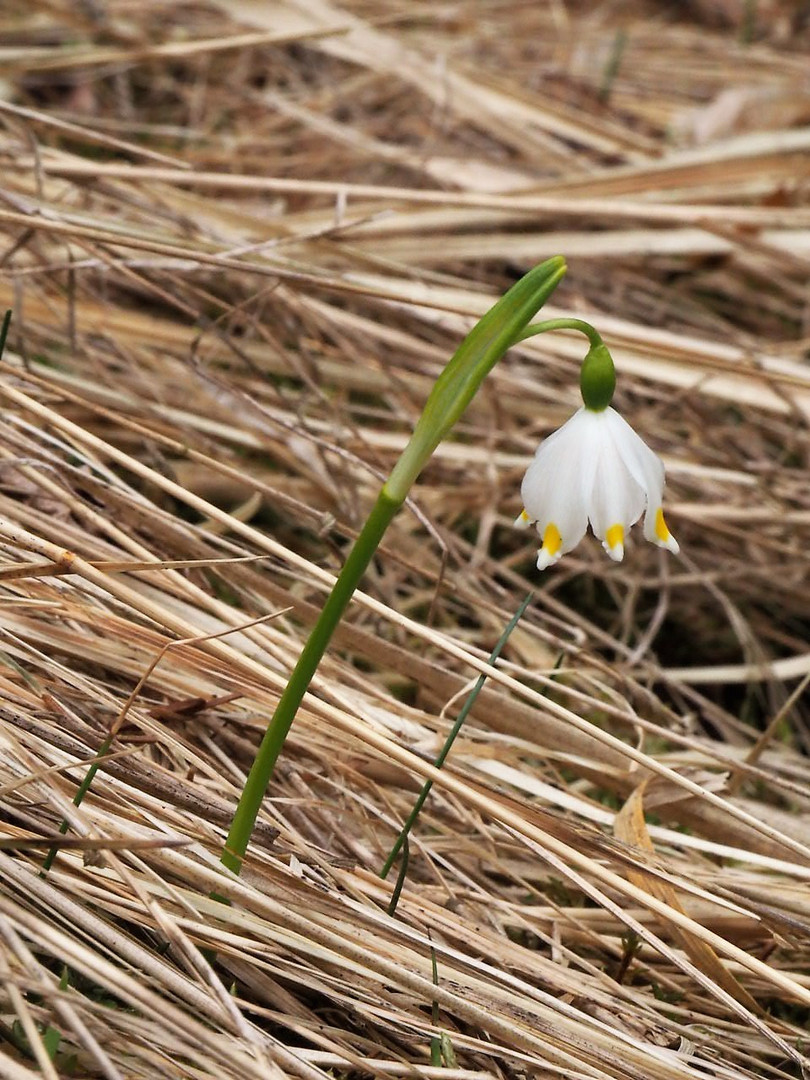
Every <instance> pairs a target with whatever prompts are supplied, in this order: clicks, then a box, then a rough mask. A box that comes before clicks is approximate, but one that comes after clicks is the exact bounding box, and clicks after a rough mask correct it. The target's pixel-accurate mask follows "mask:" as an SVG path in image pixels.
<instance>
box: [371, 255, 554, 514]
mask: <svg viewBox="0 0 810 1080" xmlns="http://www.w3.org/2000/svg"><path fill="white" fill-rule="evenodd" d="M565 269H566V267H565V259H564V258H563V257H562V255H555V256H554V258H553V259H547V260H546V262H544V263H540V265H539V266H535V268H534V269H533V270H530V271H529V273H528V274H526V275H525V276H524V277H522V278H521V279H520V281H518V282H517V283H516V284H514V285H513V286H512V288H511V289H510V290H509V292H507V293H505V294H504V295H503V296H502V297H501V299H500V300H499V301H498V302H497V303H496V304H495V305H494V306H493V307H492V308H490V310H489V311H488V312H487V313H486V315H484V316H483V318H482V319H480V320H479V321H478V322H477V323H476V324H475V326H474V327H473V328H472V330H471V331H470V332H469V334H468V335H467V336H466V338H465V339H464V340H463V341H462V343H461V345H459V347H458V349H456V351H455V353H454V354H453V356H452V357H451V359H450V360H449V362H448V364H447V366H446V367H445V369H444V371H443V372H442V373H441V375H440V376H439V377H438V379H437V380H436V384H435V386H434V387H433V390H432V391H431V393H430V397H429V398H428V400H427V403H426V405H425V408H424V410H423V412H422V415H421V416H420V417H419V420H418V422H417V424H416V427H415V429H414V433H413V435H412V436H411V440H410V442H409V443H408V445H407V446H406V448H405V450H404V451H403V453H402V456H401V457H400V459H399V461H398V462H397V463H396V465H395V466H394V469H393V471H392V473H391V475H390V476H389V478H388V482H387V483H386V485H385V490H386V492H387V493H388V495H389V497H390V498H392V499H395V500H397V501H399V502H402V501H404V499H405V496H406V495H407V494H408V490H409V489H410V487H411V484H413V482H414V480H415V479H416V478H417V476H418V475H419V473H420V472H421V471H422V469H423V468H424V466H425V463H426V462H427V461H428V459H429V457H430V455H431V454H432V453H433V451H434V450H435V449H436V447H437V446H438V445H439V443H440V442H441V441H442V439H443V438H444V437H445V436H446V435H447V433H448V432H449V431H450V429H451V428H452V426H453V425H454V424H455V422H456V421H457V420H458V419H459V417H460V416H461V414H462V413H463V412H464V410H465V409H466V408H467V406H468V405H469V404H470V402H471V401H472V399H473V397H474V396H475V393H476V391H477V390H478V388H479V386H480V385H481V383H482V382H483V380H484V378H485V377H486V376H487V375H488V374H489V372H490V371H491V370H492V368H493V367H494V366H495V364H496V363H497V362H498V361H499V360H500V358H501V357H502V356H503V354H504V353H505V352H506V350H507V349H508V348H509V347H510V346H511V345H514V344H515V342H517V341H520V340H521V336H522V334H523V332H524V331H525V329H526V327H527V326H528V324H529V320H530V319H531V318H532V317H533V316H534V315H536V314H537V312H538V311H539V310H540V308H541V307H542V306H543V304H544V303H545V302H546V300H548V298H549V296H551V294H552V292H553V291H554V289H555V288H556V287H557V285H558V284H559V283H560V280H561V279H562V277H563V275H564V274H565Z"/></svg>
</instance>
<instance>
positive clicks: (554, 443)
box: [520, 409, 593, 561]
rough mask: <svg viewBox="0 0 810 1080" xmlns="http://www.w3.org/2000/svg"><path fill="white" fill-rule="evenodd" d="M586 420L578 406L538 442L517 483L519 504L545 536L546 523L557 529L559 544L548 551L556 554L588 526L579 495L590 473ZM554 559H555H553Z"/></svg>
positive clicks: (581, 535)
mask: <svg viewBox="0 0 810 1080" xmlns="http://www.w3.org/2000/svg"><path fill="white" fill-rule="evenodd" d="M589 427H590V420H589V418H588V416H587V413H586V410H584V409H580V410H579V411H578V412H576V413H574V415H573V416H572V417H571V418H570V420H568V421H567V422H566V423H565V424H563V426H562V427H561V428H560V429H559V430H558V431H556V432H555V433H554V435H552V436H551V437H550V438H548V439H546V440H545V442H543V443H541V444H540V447H539V448H538V450H537V453H536V454H535V456H534V461H532V463H531V465H530V466H529V468H528V470H527V471H526V475H525V476H524V478H523V484H522V485H521V489H520V491H521V495H522V497H523V505H524V506H525V507H526V513H527V514H528V515H529V517H531V518H533V519H535V520H536V521H537V531H538V532H539V533H540V535H541V536H545V533H546V530H547V529H548V527H549V526H550V525H554V526H555V527H556V529H557V530H558V532H559V535H560V540H561V544H560V547H559V549H555V550H554V551H553V552H551V553H550V555H554V556H556V557H557V558H558V557H559V555H563V554H565V552H567V551H570V550H571V549H572V548H574V547H576V545H577V544H578V543H579V542H580V540H581V539H582V537H583V536H584V535H585V530H586V528H587V527H588V509H587V505H586V503H585V499H584V497H583V490H582V489H583V478H584V477H587V476H589V475H592V469H593V463H592V461H591V460H589V457H590V455H589V454H588V446H589V443H590V439H589V438H588V431H589ZM555 561H556V559H555Z"/></svg>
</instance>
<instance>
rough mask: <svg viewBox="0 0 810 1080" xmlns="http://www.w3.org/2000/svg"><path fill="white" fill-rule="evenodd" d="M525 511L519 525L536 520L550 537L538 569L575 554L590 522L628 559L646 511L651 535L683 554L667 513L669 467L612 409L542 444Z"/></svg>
mask: <svg viewBox="0 0 810 1080" xmlns="http://www.w3.org/2000/svg"><path fill="white" fill-rule="evenodd" d="M520 490H521V495H522V496H523V505H524V506H525V508H526V509H525V510H523V512H522V513H521V514H520V515H519V516H518V518H517V520H516V522H515V525H517V526H518V527H519V528H524V529H525V528H528V526H529V525H531V524H532V523H533V522H536V524H537V531H538V532H539V533H540V535H541V536H542V538H543V546H542V548H541V549H540V551H539V552H538V555H537V568H538V569H539V570H544V569H545V568H546V567H547V566H550V565H551V564H552V563H555V562H557V560H558V559H559V558H560V556H561V555H565V553H566V552H568V551H571V549H572V548H574V547H576V545H577V544H578V543H579V542H580V540H581V539H582V537H583V536H584V535H585V531H586V529H587V527H588V522H589V521H590V523H591V528H592V529H593V531H594V533H595V535H596V536H598V537H599V539H600V540H601V541H602V546H603V547H604V549H605V551H606V552H607V553H608V555H609V556H610V557H611V558H612V559H615V560H616V561H617V562H618V561H619V560H620V559H621V558H622V556H623V555H624V537H625V533H626V532H627V530H628V529H629V528H630V526H631V525H633V524H634V523H635V522H636V521H638V519H639V518H640V517H641V515H642V513H644V535H645V536H646V538H647V539H648V540H651V541H652V542H653V543H654V544H658V546H659V547H665V548H668V549H669V550H670V551H672V552H676V553H677V551H678V542H677V541H676V539H675V537H674V536H673V535H672V533H671V532H670V531H669V529H668V528H667V525H666V522H665V521H664V511H663V508H662V505H661V503H662V495H663V491H664V465H663V462H662V461H661V459H660V458H659V457H658V456H657V455H656V454H654V453H653V451H652V450H651V449H650V448H649V446H647V444H646V443H645V442H644V440H643V439H641V438H640V437H639V436H638V435H637V434H636V433H635V431H633V429H632V428H631V427H630V425H629V424H628V423H627V421H626V420H623V419H622V417H621V416H619V414H618V413H617V412H616V410H615V409H612V408H610V407H608V408H606V409H600V410H598V411H596V410H594V409H588V408H586V407H585V406H583V407H582V408H581V409H578V410H577V412H575V413H574V415H573V416H572V417H571V419H570V420H568V421H567V422H566V423H565V424H563V426H562V427H561V428H560V429H559V430H558V431H555V432H554V434H553V435H550V436H549V437H548V438H547V439H546V440H545V441H544V442H542V443H541V444H540V446H539V447H538V449H537V453H536V454H535V455H534V461H532V463H531V465H530V466H529V468H528V470H527V471H526V475H525V476H524V478H523V484H522V485H521V489H520Z"/></svg>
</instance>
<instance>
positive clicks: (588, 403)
mask: <svg viewBox="0 0 810 1080" xmlns="http://www.w3.org/2000/svg"><path fill="white" fill-rule="evenodd" d="M579 388H580V390H581V391H582V400H583V401H584V402H585V408H586V409H591V410H592V411H593V412H601V411H602V410H603V409H606V408H607V407H608V405H609V404H610V403H611V401H612V400H613V391H614V390H615V389H616V369H615V368H614V366H613V357H612V356H611V355H610V353H609V352H608V350H607V346H606V345H602V344H600V345H592V346H591V348H590V350H589V351H588V355H587V356H586V357H585V359H584V360H583V361H582V367H581V368H580V372H579Z"/></svg>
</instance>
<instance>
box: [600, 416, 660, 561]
mask: <svg viewBox="0 0 810 1080" xmlns="http://www.w3.org/2000/svg"><path fill="white" fill-rule="evenodd" d="M610 414H612V416H611V415H610ZM613 417H616V418H617V419H618V413H615V412H614V411H613V410H612V409H606V410H605V411H604V413H602V414H601V419H602V422H601V424H600V429H599V436H600V437H599V445H598V447H597V448H596V473H595V476H594V487H593V492H592V494H591V499H590V509H589V517H590V521H591V527H592V528H593V531H594V533H595V534H596V536H598V537H599V539H600V540H603V541H606V539H607V536H608V533H609V532H610V530H611V529H614V528H615V527H616V526H621V529H622V532H624V531H626V530H627V529H629V528H630V526H631V525H632V524H633V523H634V522H635V521H638V519H639V517H641V513H642V511H643V510H644V506H645V503H646V499H645V495H644V491H643V489H642V488H641V486H640V485H639V484H638V483H637V481H636V480H635V478H634V477H633V475H632V473H631V472H630V471H629V470H628V468H627V465H626V463H625V460H624V456H623V454H622V448H623V447H622V443H621V433H620V435H619V438H618V439H617V438H616V433H615V427H614V422H613ZM615 547H616V545H615V544H606V546H605V550H606V551H608V554H611V555H613V556H614V557H619V558H620V557H621V556H620V555H619V553H618V550H616V551H615V552H614V551H613V550H611V549H613V548H615ZM621 550H622V553H623V551H624V548H623V546H622V549H621Z"/></svg>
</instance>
